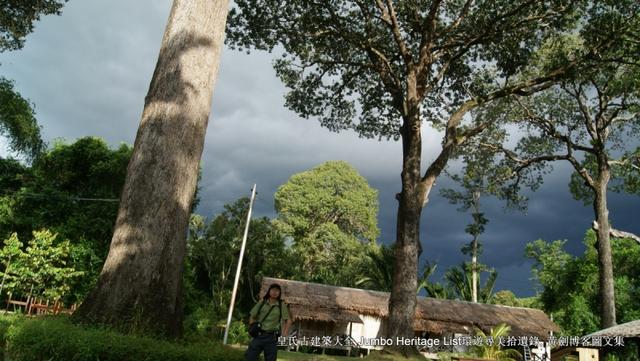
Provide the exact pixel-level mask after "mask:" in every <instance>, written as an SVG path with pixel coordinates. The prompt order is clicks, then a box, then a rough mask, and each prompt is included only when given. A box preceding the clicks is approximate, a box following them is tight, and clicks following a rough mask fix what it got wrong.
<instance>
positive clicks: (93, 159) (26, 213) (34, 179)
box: [0, 137, 131, 302]
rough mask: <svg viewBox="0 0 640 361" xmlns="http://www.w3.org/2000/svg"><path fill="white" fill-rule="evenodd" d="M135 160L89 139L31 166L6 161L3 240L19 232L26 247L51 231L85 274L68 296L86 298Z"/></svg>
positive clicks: (2, 162) (0, 185) (0, 213)
mask: <svg viewBox="0 0 640 361" xmlns="http://www.w3.org/2000/svg"><path fill="white" fill-rule="evenodd" d="M130 156H131V148H130V147H129V146H127V145H124V144H123V145H121V146H120V147H119V148H117V149H111V148H110V147H109V146H108V145H107V144H106V143H105V142H104V141H103V140H101V139H98V138H93V137H86V138H81V139H78V140H77V141H75V142H74V143H72V144H66V143H62V142H58V143H56V144H54V146H53V147H52V148H51V149H50V150H48V151H47V152H45V153H44V154H42V155H41V156H40V157H39V158H38V159H37V160H36V161H34V162H33V164H32V165H30V166H25V165H23V164H21V163H19V162H17V161H15V160H13V159H0V168H1V169H2V170H3V171H4V172H1V173H0V239H3V240H4V239H8V238H9V237H10V236H11V234H12V233H14V232H15V233H16V234H17V237H18V239H20V240H23V243H26V242H27V241H28V240H30V239H32V235H33V233H34V232H35V231H40V230H43V229H46V230H49V231H50V234H56V235H57V240H58V241H61V242H63V241H67V240H68V241H69V244H70V250H69V252H70V258H71V260H70V262H71V263H72V264H73V267H74V268H75V269H76V270H77V271H83V272H85V273H84V275H83V277H77V278H75V281H74V282H72V284H71V288H70V290H69V294H67V295H64V296H65V297H67V298H68V300H69V301H71V302H75V301H77V300H79V299H83V298H84V296H85V295H86V292H87V291H88V290H89V288H90V287H92V286H93V284H94V283H95V279H96V277H97V275H98V273H99V271H100V268H101V267H102V262H103V260H104V257H105V256H106V252H107V250H108V247H109V243H110V241H111V235H112V228H113V224H114V222H115V217H116V211H117V207H118V198H119V196H120V190H121V188H122V184H123V181H124V176H125V172H126V168H127V164H128V162H129V157H130ZM54 243H55V242H54Z"/></svg>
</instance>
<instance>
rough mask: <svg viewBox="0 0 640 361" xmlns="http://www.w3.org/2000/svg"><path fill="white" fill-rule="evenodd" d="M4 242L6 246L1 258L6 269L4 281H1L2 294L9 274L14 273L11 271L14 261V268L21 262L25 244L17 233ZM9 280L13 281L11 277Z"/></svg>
mask: <svg viewBox="0 0 640 361" xmlns="http://www.w3.org/2000/svg"><path fill="white" fill-rule="evenodd" d="M3 243H4V246H3V247H2V249H0V259H1V260H2V266H3V267H2V268H3V269H4V271H3V272H2V281H1V283H0V295H2V291H3V290H4V286H5V282H6V281H7V276H8V275H9V274H13V273H12V271H11V264H12V262H13V267H14V268H15V267H16V264H20V261H21V258H20V257H21V256H22V246H23V244H22V242H20V240H19V239H18V235H17V234H16V233H13V234H11V236H10V237H9V238H8V239H5V240H4V242H3ZM9 282H11V279H9Z"/></svg>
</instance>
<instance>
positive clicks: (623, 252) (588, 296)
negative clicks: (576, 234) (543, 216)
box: [526, 230, 640, 335]
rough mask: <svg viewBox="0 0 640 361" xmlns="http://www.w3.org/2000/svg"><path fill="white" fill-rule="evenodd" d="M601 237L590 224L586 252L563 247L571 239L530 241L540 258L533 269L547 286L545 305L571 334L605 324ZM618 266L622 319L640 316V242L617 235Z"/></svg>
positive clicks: (615, 259)
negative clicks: (600, 276)
mask: <svg viewBox="0 0 640 361" xmlns="http://www.w3.org/2000/svg"><path fill="white" fill-rule="evenodd" d="M595 242H596V237H595V233H594V232H593V231H592V230H589V231H588V232H587V234H586V236H585V239H584V245H585V247H586V249H585V251H584V254H582V255H580V256H578V257H576V256H572V255H571V254H569V253H568V252H566V251H565V250H564V249H563V246H564V244H565V243H566V241H554V242H545V241H543V240H537V241H535V242H532V243H530V244H528V245H527V250H526V255H527V257H529V258H532V259H533V260H534V270H533V275H534V277H535V279H536V281H537V282H538V283H539V284H540V286H541V287H542V289H541V293H540V297H539V298H540V301H541V303H542V307H543V309H544V310H545V311H546V312H547V313H549V314H551V315H553V320H554V321H555V322H556V323H557V324H558V325H559V326H560V327H561V328H562V330H563V332H564V333H565V334H567V335H586V334H589V333H591V332H594V331H597V330H598V329H599V321H600V319H599V312H598V309H599V305H598V301H597V300H598V297H597V294H598V258H597V252H596V249H595ZM612 251H613V266H614V269H615V274H614V281H615V283H614V284H615V288H616V295H618V297H616V312H617V314H618V320H619V321H618V322H619V323H624V322H629V321H632V320H637V319H639V318H640V247H638V245H637V243H636V242H635V241H633V240H630V239H613V240H612Z"/></svg>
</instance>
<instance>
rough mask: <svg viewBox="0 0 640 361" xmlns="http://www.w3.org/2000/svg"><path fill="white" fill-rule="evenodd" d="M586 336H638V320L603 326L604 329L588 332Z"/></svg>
mask: <svg viewBox="0 0 640 361" xmlns="http://www.w3.org/2000/svg"><path fill="white" fill-rule="evenodd" d="M587 337H624V338H640V320H635V321H631V322H627V323H623V324H620V325H616V326H612V327H609V328H605V329H604V330H600V331H596V332H594V333H592V334H589V335H587Z"/></svg>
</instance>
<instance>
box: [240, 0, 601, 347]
mask: <svg viewBox="0 0 640 361" xmlns="http://www.w3.org/2000/svg"><path fill="white" fill-rule="evenodd" d="M583 5H585V2H581V1H578V2H576V1H557V0H551V1H533V0H528V1H496V0H490V1H489V0H486V1H485V0H478V1H473V0H466V1H461V0H457V1H441V0H418V1H415V0H412V1H408V0H376V1H361V0H336V1H307V0H293V1H286V2H283V1H279V0H237V1H236V6H237V7H236V8H234V9H233V10H232V12H231V13H230V18H229V26H228V29H227V36H228V40H229V42H230V44H231V45H232V46H235V47H238V48H245V49H251V48H255V49H261V50H269V51H271V50H276V51H278V52H280V51H281V50H282V53H283V54H282V56H281V58H280V59H279V60H277V61H276V62H275V69H276V72H277V74H278V76H279V77H280V78H281V79H282V81H283V82H284V83H285V85H286V86H287V87H288V88H289V89H290V92H289V93H288V94H287V96H286V105H287V106H288V107H289V108H291V109H293V110H295V111H296V112H297V113H298V114H300V115H301V116H303V117H315V118H318V119H319V120H320V122H321V124H322V125H323V126H325V127H327V128H329V129H331V130H333V131H340V130H345V129H353V130H355V131H357V132H358V133H359V134H360V135H361V136H364V137H378V138H396V139H397V138H402V151H403V152H402V154H403V160H402V171H401V179H402V182H401V185H402V186H401V191H400V193H398V194H397V196H396V198H397V200H398V202H399V204H398V213H397V231H396V248H395V266H394V277H393V279H394V282H393V289H392V292H391V297H390V303H389V311H390V312H389V324H388V328H387V330H388V333H389V336H390V337H395V336H401V337H402V336H404V337H412V336H413V319H414V315H415V305H416V288H417V265H418V257H419V254H420V252H421V246H420V239H419V230H420V216H421V212H422V209H423V207H424V206H425V205H426V204H427V201H428V197H429V194H430V192H431V189H432V187H433V186H434V183H435V181H436V179H437V178H438V176H439V175H440V174H441V172H442V171H443V169H444V168H445V166H446V165H447V162H448V160H449V159H450V158H451V156H452V154H453V153H454V152H455V151H456V149H457V148H458V147H459V146H460V145H462V144H464V143H465V142H466V141H467V140H468V139H470V138H472V137H474V136H475V135H477V134H479V133H481V132H482V131H483V130H484V129H485V128H487V127H488V126H489V125H490V124H491V123H492V122H493V121H492V120H490V119H487V120H486V121H481V122H474V121H473V120H472V119H469V118H467V117H465V115H466V114H468V113H469V112H471V111H472V110H474V109H476V108H478V107H479V106H481V105H483V104H485V103H487V102H491V101H493V100H495V99H499V98H502V97H505V96H507V95H509V94H514V93H531V92H535V91H537V90H540V89H543V88H545V87H548V86H550V85H551V84H552V83H553V82H555V81H556V80H558V79H559V78H561V77H563V76H564V75H565V74H566V73H567V72H568V71H570V70H573V69H575V67H576V66H577V65H578V64H580V63H581V62H582V60H583V57H586V56H589V54H592V53H593V52H595V51H597V50H598V49H599V48H600V47H606V46H607V43H605V42H598V43H593V44H591V45H592V47H593V48H592V50H591V51H589V52H587V53H586V54H580V56H579V57H577V58H571V59H569V58H567V59H565V61H564V62H562V63H556V64H547V66H544V67H540V68H539V69H538V70H539V71H538V72H536V73H528V74H527V75H526V76H521V77H519V78H518V81H514V80H515V79H516V77H515V75H517V74H519V73H520V70H521V69H522V68H523V66H524V65H525V64H527V63H529V62H530V60H531V59H532V58H533V57H535V54H536V52H537V51H538V50H539V49H540V47H544V46H546V45H549V44H550V42H549V40H550V38H553V37H554V36H555V34H557V33H558V32H562V31H571V30H570V28H573V27H575V26H576V19H578V18H580V17H581V15H582V14H583V13H582V11H581V10H582V9H581V8H580V7H581V6H583ZM555 50H556V51H558V52H561V51H562V49H558V48H555ZM424 122H427V123H429V124H431V126H433V127H434V128H436V129H439V130H442V131H443V133H442V134H443V136H442V142H441V145H442V148H441V150H440V151H439V152H438V153H437V154H433V155H431V157H429V162H428V163H427V164H428V165H427V168H426V171H423V169H422V156H423V154H422V126H423V123H424Z"/></svg>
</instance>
